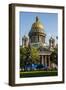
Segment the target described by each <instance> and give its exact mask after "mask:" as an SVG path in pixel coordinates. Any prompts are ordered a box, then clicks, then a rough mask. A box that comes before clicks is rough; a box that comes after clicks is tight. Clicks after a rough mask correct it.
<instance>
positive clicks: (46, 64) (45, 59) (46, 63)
mask: <svg viewBox="0 0 66 90" xmlns="http://www.w3.org/2000/svg"><path fill="white" fill-rule="evenodd" d="M45 65H46V66H47V56H45Z"/></svg>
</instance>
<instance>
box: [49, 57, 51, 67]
mask: <svg viewBox="0 0 66 90" xmlns="http://www.w3.org/2000/svg"><path fill="white" fill-rule="evenodd" d="M48 61H49V68H50V66H51V65H50V56H48Z"/></svg>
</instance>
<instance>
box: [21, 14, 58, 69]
mask: <svg viewBox="0 0 66 90" xmlns="http://www.w3.org/2000/svg"><path fill="white" fill-rule="evenodd" d="M46 37H47V35H46V33H45V32H44V26H43V25H42V23H41V22H40V20H39V18H38V16H36V20H35V22H34V23H33V24H32V27H31V30H30V32H29V33H28V36H25V35H24V36H23V37H22V47H25V46H26V47H27V46H28V45H30V47H36V48H39V51H40V52H39V55H40V64H42V65H46V66H48V68H51V59H50V55H51V53H52V52H53V50H54V48H58V44H55V39H54V38H53V37H50V39H49V41H48V42H49V45H47V44H46V41H45V39H46Z"/></svg>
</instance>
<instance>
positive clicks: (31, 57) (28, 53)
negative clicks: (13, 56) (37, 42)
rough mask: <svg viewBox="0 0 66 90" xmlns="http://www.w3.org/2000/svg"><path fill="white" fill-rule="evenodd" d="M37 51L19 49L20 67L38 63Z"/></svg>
mask: <svg viewBox="0 0 66 90" xmlns="http://www.w3.org/2000/svg"><path fill="white" fill-rule="evenodd" d="M39 60H40V56H39V51H38V50H37V49H36V48H34V47H31V48H30V47H20V67H25V65H27V64H32V63H39Z"/></svg>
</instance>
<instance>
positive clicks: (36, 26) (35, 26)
mask: <svg viewBox="0 0 66 90" xmlns="http://www.w3.org/2000/svg"><path fill="white" fill-rule="evenodd" d="M32 29H37V30H43V29H44V27H43V25H42V23H41V22H40V21H39V18H38V17H37V16H36V21H35V23H33V24H32Z"/></svg>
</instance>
